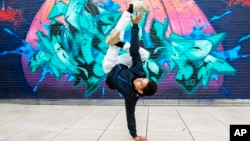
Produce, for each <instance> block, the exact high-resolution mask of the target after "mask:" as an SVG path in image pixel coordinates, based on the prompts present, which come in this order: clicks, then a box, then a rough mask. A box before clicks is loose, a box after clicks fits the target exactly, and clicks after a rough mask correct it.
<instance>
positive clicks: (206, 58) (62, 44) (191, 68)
mask: <svg viewBox="0 0 250 141" xmlns="http://www.w3.org/2000/svg"><path fill="white" fill-rule="evenodd" d="M146 2H147V4H148V5H149V6H150V9H151V10H150V12H149V13H145V14H144V16H145V18H144V20H143V21H142V22H141V23H140V25H139V27H140V29H141V30H140V45H141V46H142V47H144V48H146V49H147V50H148V51H149V52H150V54H151V56H150V58H149V59H148V60H147V61H146V62H145V63H144V69H145V71H146V72H147V76H148V77H151V78H152V79H153V80H155V81H156V82H157V83H158V85H159V88H160V89H159V91H158V93H159V94H158V95H156V96H155V97H154V98H182V97H185V98H186V97H188V96H189V97H190V98H196V97H204V98H206V97H207V96H211V97H213V96H212V95H213V94H216V93H221V90H222V91H224V93H225V91H226V90H227V89H226V88H225V86H223V84H224V81H225V80H224V77H230V78H231V77H237V72H238V70H237V67H235V66H234V65H232V64H231V63H232V62H237V60H239V59H241V60H244V59H248V58H249V52H250V51H249V50H248V53H242V51H241V50H242V49H244V48H245V46H242V45H241V43H242V42H244V41H248V40H249V38H250V34H246V35H243V36H241V37H240V38H239V40H238V43H234V44H233V45H232V46H231V47H226V49H225V47H224V46H223V42H224V40H225V38H226V37H227V36H228V33H227V31H219V32H216V31H215V29H214V27H213V26H212V23H214V22H219V21H221V20H223V19H224V18H227V17H230V15H232V14H233V12H234V11H233V10H230V9H225V11H223V12H218V13H216V15H213V16H212V17H211V18H209V19H207V17H206V16H205V15H204V13H203V12H202V10H201V9H200V7H199V5H198V4H197V3H198V1H197V3H196V2H195V1H193V0H187V1H171V0H167V1H161V0H159V1H157V2H154V3H152V1H150V0H147V1H146ZM222 2H223V1H222ZM239 2H243V1H228V3H227V5H228V6H229V7H230V6H232V5H233V4H236V3H239ZM128 4H129V1H127V0H117V1H116V0H114V1H113V0H107V1H100V0H98V1H96V0H93V1H92V0H46V1H45V2H44V3H43V4H42V5H41V7H40V9H39V10H38V11H37V13H36V14H35V16H34V18H33V20H32V23H31V25H30V27H29V30H28V32H27V35H26V37H25V39H24V38H22V37H20V36H19V34H18V32H16V31H14V30H11V29H10V28H8V27H3V30H2V31H3V33H4V34H8V35H10V36H11V37H13V38H15V39H17V40H18V41H19V42H20V43H21V45H20V46H19V47H16V48H15V49H13V50H2V51H1V52H0V57H1V58H4V57H6V56H7V55H8V54H19V55H21V59H20V61H21V64H22V70H23V75H24V77H25V80H26V82H27V83H28V85H29V86H30V87H31V88H32V93H35V94H36V95H38V97H41V98H62V97H63V98H67V95H74V94H77V96H75V98H119V97H120V96H121V95H120V94H117V93H116V92H114V91H112V90H110V89H108V88H107V86H106V85H105V83H104V81H105V77H106V75H105V73H104V72H103V69H102V60H103V57H104V56H105V54H106V51H107V49H108V45H107V44H106V43H105V38H106V36H107V35H108V34H109V32H110V30H111V29H112V28H113V27H114V26H115V24H116V21H118V19H119V18H120V16H121V13H122V11H124V10H126V8H127V6H128ZM244 4H245V5H244V6H248V5H247V4H248V1H244ZM7 11H11V12H12V13H13V12H14V13H15V14H14V13H13V14H12V16H7V17H9V18H12V19H6V18H4V17H6V15H7V14H5V16H1V15H4V12H5V13H11V12H7ZM2 13H3V14H2ZM0 14H1V15H0V19H2V21H7V20H8V21H12V22H13V23H14V25H15V26H18V24H20V23H21V22H22V16H21V15H22V11H20V10H14V9H11V8H7V9H2V11H1V13H0ZM13 18H14V20H13ZM130 28H131V26H130V27H128V28H127V29H126V31H125V37H124V41H129V40H130ZM249 32H250V31H249ZM121 53H127V52H121ZM62 93H63V95H62ZM226 93H227V92H226ZM71 98H72V97H71ZM73 98H74V96H73Z"/></svg>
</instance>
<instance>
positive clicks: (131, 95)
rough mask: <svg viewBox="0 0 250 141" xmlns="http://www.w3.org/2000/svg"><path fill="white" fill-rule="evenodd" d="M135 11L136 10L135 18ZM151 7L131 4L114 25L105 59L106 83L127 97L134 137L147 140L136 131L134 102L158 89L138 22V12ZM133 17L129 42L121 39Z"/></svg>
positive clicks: (126, 105)
mask: <svg viewBox="0 0 250 141" xmlns="http://www.w3.org/2000/svg"><path fill="white" fill-rule="evenodd" d="M133 11H135V12H137V14H136V17H135V18H132V16H131V14H132V13H133ZM147 11H148V7H147V6H146V5H145V4H144V3H143V2H142V1H139V0H137V1H134V2H132V3H131V4H130V5H129V8H128V10H127V11H125V12H124V13H123V14H122V16H121V18H120V19H119V21H118V23H117V25H116V26H115V28H114V29H113V30H112V31H111V34H110V36H108V37H107V39H106V42H107V44H109V45H110V46H109V49H108V51H107V53H106V56H105V57H104V59H103V69H104V72H105V73H106V74H107V78H106V84H107V86H108V87H109V88H111V89H116V90H117V91H118V92H119V93H121V94H122V95H123V97H124V99H125V107H126V116H127V125H128V129H129V132H130V134H131V136H132V137H133V139H134V140H135V141H147V138H146V137H142V136H138V135H137V131H136V120H135V106H136V103H137V101H138V99H139V98H140V97H142V96H152V95H154V94H155V92H156V91H157V85H156V83H155V82H154V81H152V80H151V79H148V78H146V73H145V71H144V69H143V62H144V61H146V60H147V59H148V57H149V53H148V51H146V50H145V49H143V48H141V47H139V41H138V40H139V39H138V32H139V27H138V23H139V22H140V20H141V18H142V15H141V14H138V12H147ZM131 21H132V23H133V26H132V29H131V41H130V43H128V42H126V43H124V42H122V39H123V34H124V29H125V28H126V26H127V25H128V24H129V23H130V22H131ZM121 48H122V49H123V50H127V51H129V54H122V55H118V53H119V51H120V49H121Z"/></svg>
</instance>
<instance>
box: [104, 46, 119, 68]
mask: <svg viewBox="0 0 250 141" xmlns="http://www.w3.org/2000/svg"><path fill="white" fill-rule="evenodd" d="M119 51H120V48H119V47H117V46H115V45H112V46H110V47H109V48H108V51H107V53H106V55H105V57H104V59H103V61H102V67H103V71H104V73H109V72H110V71H111V70H112V68H113V67H114V66H115V65H116V64H118V54H119Z"/></svg>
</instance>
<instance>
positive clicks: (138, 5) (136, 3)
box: [131, 0, 149, 12]
mask: <svg viewBox="0 0 250 141" xmlns="http://www.w3.org/2000/svg"><path fill="white" fill-rule="evenodd" d="M131 4H133V10H134V12H148V11H149V7H148V5H147V4H146V3H145V2H143V1H140V0H132V2H131Z"/></svg>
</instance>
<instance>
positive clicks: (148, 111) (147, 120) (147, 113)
mask: <svg viewBox="0 0 250 141" xmlns="http://www.w3.org/2000/svg"><path fill="white" fill-rule="evenodd" d="M148 120H149V106H148V113H147V126H146V137H148Z"/></svg>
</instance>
